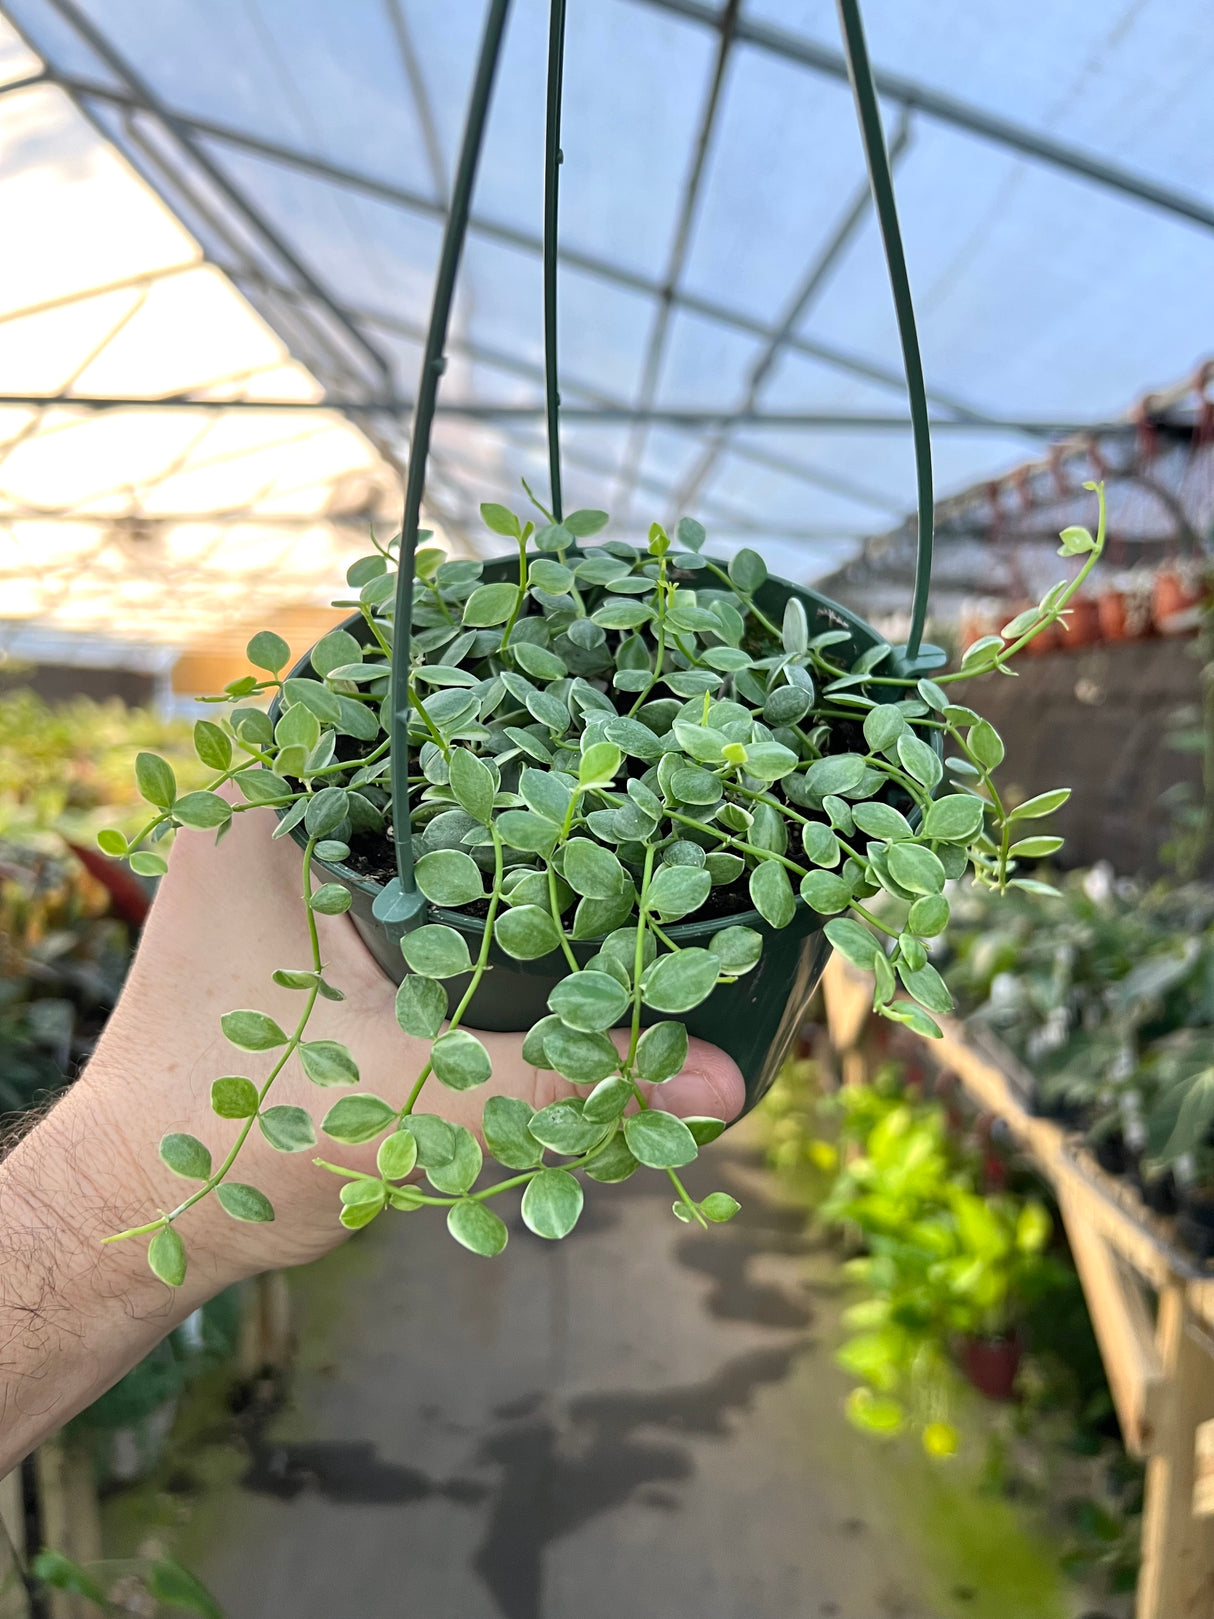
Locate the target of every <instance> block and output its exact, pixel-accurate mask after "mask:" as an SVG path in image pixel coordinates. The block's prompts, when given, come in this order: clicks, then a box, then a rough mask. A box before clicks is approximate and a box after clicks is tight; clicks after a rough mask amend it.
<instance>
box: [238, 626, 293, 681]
mask: <svg viewBox="0 0 1214 1619" xmlns="http://www.w3.org/2000/svg"><path fill="white" fill-rule="evenodd" d="M245 656H246V657H247V658H248V660H249V662H250V663H251V664H252V665H253V667H254V669H268V670H269V672H270V673H271V674H272V675H276V674H277V673H278V671H279V670H280V669H284V668H285V667H286V665H287V664H288V663H289V662H290V658H291V648H290V647H289V646H288V645H287V643H286V642H285V641H284V640H283V638H282V636H281V635H275V634H274V632H273V630H258V632H257V634H256V635H255V636H254V637H253V639H252V640H251V641H250V642H249V644H248V645H247V646H246V647H245Z"/></svg>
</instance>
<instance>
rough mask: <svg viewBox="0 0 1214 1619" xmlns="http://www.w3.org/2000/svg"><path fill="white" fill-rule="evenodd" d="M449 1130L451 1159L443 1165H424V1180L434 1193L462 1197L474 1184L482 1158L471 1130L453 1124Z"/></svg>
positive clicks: (478, 1144)
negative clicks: (451, 1142) (428, 1183)
mask: <svg viewBox="0 0 1214 1619" xmlns="http://www.w3.org/2000/svg"><path fill="white" fill-rule="evenodd" d="M450 1129H451V1133H452V1135H453V1137H454V1145H453V1149H452V1153H451V1158H450V1160H449V1161H448V1162H447V1163H445V1164H426V1165H425V1166H424V1167H425V1171H426V1179H427V1180H428V1181H429V1182H430V1184H431V1186H433V1187H434V1189H435V1191H436V1192H445V1193H446V1194H447V1195H448V1196H449V1197H462V1196H463V1194H464V1193H465V1192H466V1191H468V1190H469V1188H470V1187H472V1186H473V1185H474V1184H475V1182H476V1177H477V1176H478V1175H479V1174H480V1172H481V1166H482V1165H483V1163H484V1156H483V1154H482V1153H481V1149H480V1143H479V1142H478V1141H477V1139H476V1137H475V1136H474V1135H473V1134H472V1132H471V1130H465V1128H464V1126H463V1125H462V1124H453V1125H451V1126H450Z"/></svg>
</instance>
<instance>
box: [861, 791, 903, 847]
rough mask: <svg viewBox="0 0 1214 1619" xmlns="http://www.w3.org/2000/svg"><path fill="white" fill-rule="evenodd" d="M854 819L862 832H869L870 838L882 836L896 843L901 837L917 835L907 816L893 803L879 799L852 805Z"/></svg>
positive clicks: (882, 838)
mask: <svg viewBox="0 0 1214 1619" xmlns="http://www.w3.org/2000/svg"><path fill="white" fill-rule="evenodd" d="M852 819H853V821H855V823H856V825H857V826H858V827H859V828H860V830H861V832H867V834H868V835H869V837H870V838H880V839H881V840H882V841H883V842H885V843H894V842H896V841H898V840H899V839H901V838H913V837H914V835H915V829H914V827H912V826H911V824H910V822H909V821H908V820H907V818H906V816H905V815H903V814H901V813H900V811H898V810H896V809H895V808H894V807H893V805H892V804H882V803H880V802H879V801H871V802H869V803H865V804H855V805H853V806H852Z"/></svg>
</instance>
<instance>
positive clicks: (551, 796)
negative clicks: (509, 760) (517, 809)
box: [518, 765, 573, 826]
mask: <svg viewBox="0 0 1214 1619" xmlns="http://www.w3.org/2000/svg"><path fill="white" fill-rule="evenodd" d="M518 790H519V792H520V794H521V795H522V798H523V801H524V803H525V804H526V805H527V807H528V808H529V809H532V810H534V811H535V813H536V814H537V815H542V816H543V817H544V819H545V820H547V821H552V822H554V823H555V824H556V825H557V826H561V825H563V823H564V820H565V816H566V814H567V812H568V809H569V804H570V800H571V799H572V797H573V794H572V792H571V791H570V789H569V788H568V787H566V786H565V784H564V782H562V781H560V780H559V779H558V778H557V777H556V776H554V775H553V774H552V772H551V771H549V770H535V769H533V768H532V767H531V766H530V765H529V766H528V767H527V768H526V769H525V770H524V771H522V773H521V774H520V776H519V783H518Z"/></svg>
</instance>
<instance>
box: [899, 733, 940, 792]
mask: <svg viewBox="0 0 1214 1619" xmlns="http://www.w3.org/2000/svg"><path fill="white" fill-rule="evenodd" d="M898 760H899V762H900V764H901V765H902V768H903V769H904V770H905V771H906V772H907V774H908V775H911V776H913V777H914V778H915V780H916V781H917V782H920V783H922V785H923V786H924V787H927V788H929V789H932V788H935V787H936V786H938V785H939V782H940V778H941V776H943V774H944V766H943V765H942V764H941V762H940V756H939V755H938V754H937V752H936V750H935V749H934V748H932V747H929V746H928V744H927V743H926V742H925V741H924V740H923V738H922V737H919V736H916V735H915V733H914V732H913V731H912V730H910V729H909V728H908V729H907V730H905V731H903V733H902V735H901V736H900V737H899V738H898Z"/></svg>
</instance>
